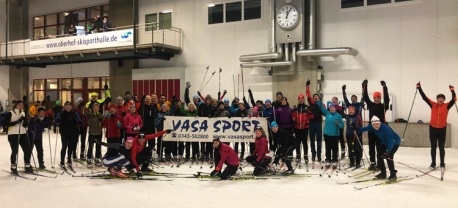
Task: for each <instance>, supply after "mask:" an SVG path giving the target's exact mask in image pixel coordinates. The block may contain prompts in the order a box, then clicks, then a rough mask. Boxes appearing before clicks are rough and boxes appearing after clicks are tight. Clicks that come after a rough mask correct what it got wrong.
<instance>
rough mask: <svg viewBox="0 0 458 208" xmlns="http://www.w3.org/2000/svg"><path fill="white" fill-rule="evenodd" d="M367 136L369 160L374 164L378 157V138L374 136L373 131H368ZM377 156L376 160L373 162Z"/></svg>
mask: <svg viewBox="0 0 458 208" xmlns="http://www.w3.org/2000/svg"><path fill="white" fill-rule="evenodd" d="M367 135H368V137H369V159H370V161H371V163H375V162H377V161H378V159H379V158H380V157H379V152H378V151H377V152H376V150H377V149H378V146H380V145H379V143H380V140H379V139H378V136H377V135H376V134H375V132H373V131H368V132H367ZM376 156H377V160H375V158H376Z"/></svg>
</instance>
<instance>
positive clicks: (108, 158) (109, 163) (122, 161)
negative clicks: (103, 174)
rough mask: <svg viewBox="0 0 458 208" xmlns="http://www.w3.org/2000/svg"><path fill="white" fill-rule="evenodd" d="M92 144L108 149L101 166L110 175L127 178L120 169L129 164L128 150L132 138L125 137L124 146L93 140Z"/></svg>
mask: <svg viewBox="0 0 458 208" xmlns="http://www.w3.org/2000/svg"><path fill="white" fill-rule="evenodd" d="M94 142H95V143H96V144H99V145H102V146H105V147H108V148H109V150H111V151H107V153H106V154H105V155H104V156H103V160H102V163H103V166H105V167H107V168H108V171H109V172H110V175H112V176H115V175H116V176H118V177H120V178H127V177H128V176H127V175H126V174H124V173H123V172H122V167H124V166H126V165H129V163H130V161H129V158H130V149H131V148H132V145H133V143H134V138H132V137H127V139H126V141H125V143H124V144H119V143H105V142H101V141H98V140H95V141H94ZM115 168H116V172H115Z"/></svg>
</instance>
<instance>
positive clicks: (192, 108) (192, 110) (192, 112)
mask: <svg viewBox="0 0 458 208" xmlns="http://www.w3.org/2000/svg"><path fill="white" fill-rule="evenodd" d="M185 107H186V104H185V103H182V104H181V108H180V110H181V113H182V114H183V115H184V116H186V117H197V115H198V114H197V108H196V105H195V104H194V103H193V102H190V103H189V104H188V108H187V109H186V108H185ZM185 146H186V147H185V153H186V156H185V161H188V160H189V157H190V155H191V146H192V161H193V162H195V161H196V159H199V142H186V145H185Z"/></svg>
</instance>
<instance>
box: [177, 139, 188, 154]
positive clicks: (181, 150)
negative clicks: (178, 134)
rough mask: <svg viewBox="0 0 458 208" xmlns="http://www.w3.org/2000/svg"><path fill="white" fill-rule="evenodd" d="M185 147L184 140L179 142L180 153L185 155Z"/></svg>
mask: <svg viewBox="0 0 458 208" xmlns="http://www.w3.org/2000/svg"><path fill="white" fill-rule="evenodd" d="M186 146H187V145H186ZM184 148H185V143H184V142H178V155H181V156H183V153H184Z"/></svg>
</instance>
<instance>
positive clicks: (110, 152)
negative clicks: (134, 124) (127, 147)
mask: <svg viewBox="0 0 458 208" xmlns="http://www.w3.org/2000/svg"><path fill="white" fill-rule="evenodd" d="M119 140H121V139H119V137H110V138H108V139H107V143H112V144H119ZM117 152H118V151H117V150H116V149H113V148H107V153H106V154H107V155H116V153H117Z"/></svg>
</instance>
